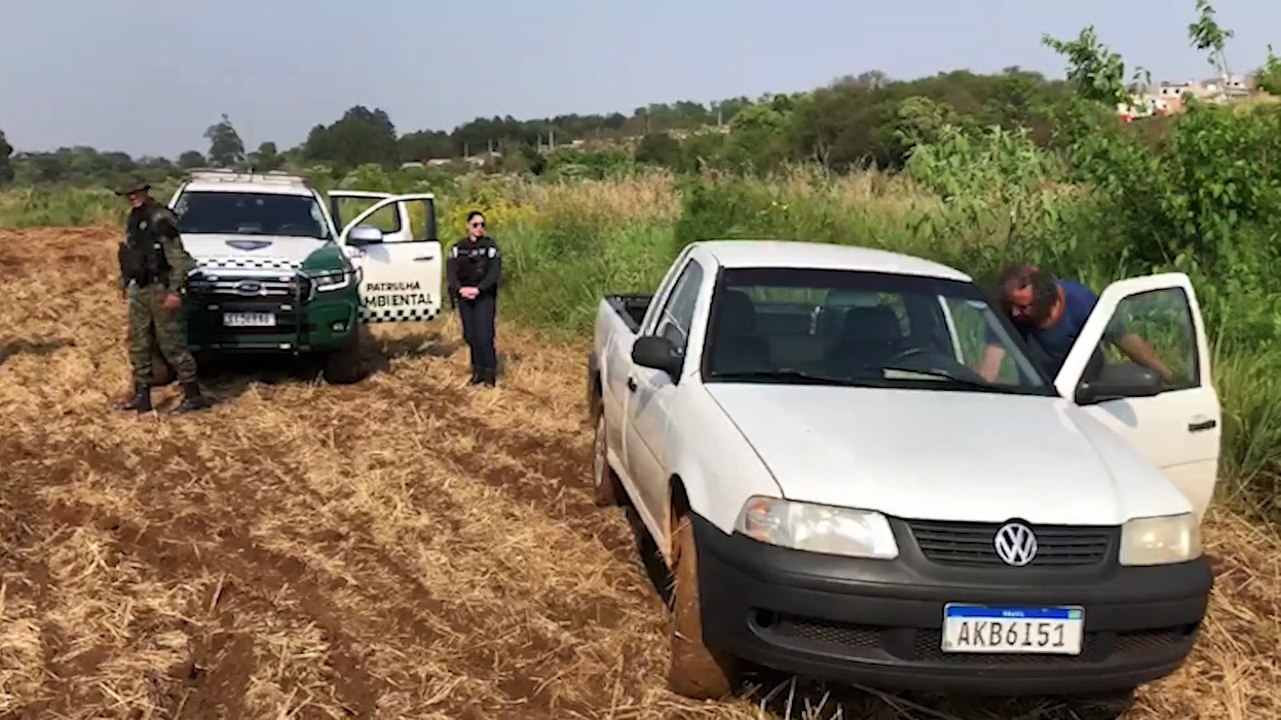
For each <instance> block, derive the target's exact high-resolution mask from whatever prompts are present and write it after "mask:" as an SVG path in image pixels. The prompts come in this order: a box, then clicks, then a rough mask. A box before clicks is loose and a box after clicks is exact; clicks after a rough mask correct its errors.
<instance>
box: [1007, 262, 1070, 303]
mask: <svg viewBox="0 0 1281 720" xmlns="http://www.w3.org/2000/svg"><path fill="white" fill-rule="evenodd" d="M1029 285H1030V286H1031V287H1032V303H1033V304H1034V305H1048V304H1053V303H1054V301H1055V300H1056V299H1057V298H1058V288H1057V287H1056V286H1055V282H1054V277H1053V276H1052V275H1050V274H1049V273H1047V272H1045V271H1044V270H1042V269H1041V268H1039V267H1037V266H1035V265H1027V264H1016V265H1007V266H1006V267H1005V269H1004V270H1002V271H1001V274H1000V275H998V276H997V279H996V289H995V291H994V293H993V295H995V299H996V300H997V301H998V303H999V305H1000V307H1001V308H1002V309H1003V310H1005V311H1006V312H1009V310H1010V300H1009V296H1010V292H1011V291H1013V290H1021V289H1022V288H1025V287H1028V286H1029Z"/></svg>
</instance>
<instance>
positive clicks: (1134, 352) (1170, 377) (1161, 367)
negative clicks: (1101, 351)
mask: <svg viewBox="0 0 1281 720" xmlns="http://www.w3.org/2000/svg"><path fill="white" fill-rule="evenodd" d="M1114 342H1115V343H1116V346H1117V347H1118V348H1120V349H1121V352H1124V353H1125V354H1126V355H1128V356H1129V357H1130V359H1131V360H1133V361H1134V362H1136V363H1138V364H1140V365H1143V366H1144V367H1148V368H1151V369H1152V370H1155V371H1156V372H1157V373H1159V374H1160V375H1161V378H1162V379H1164V380H1165V381H1166V382H1168V383H1172V382H1174V373H1172V372H1170V369H1169V368H1167V367H1166V366H1165V363H1164V362H1162V361H1161V358H1159V357H1157V354H1156V351H1155V350H1153V349H1152V346H1151V345H1148V343H1147V341H1146V340H1144V339H1143V338H1141V337H1139V336H1138V335H1136V334H1134V333H1132V332H1127V333H1125V334H1124V335H1121V336H1120V337H1119V338H1116V339H1115V340H1114Z"/></svg>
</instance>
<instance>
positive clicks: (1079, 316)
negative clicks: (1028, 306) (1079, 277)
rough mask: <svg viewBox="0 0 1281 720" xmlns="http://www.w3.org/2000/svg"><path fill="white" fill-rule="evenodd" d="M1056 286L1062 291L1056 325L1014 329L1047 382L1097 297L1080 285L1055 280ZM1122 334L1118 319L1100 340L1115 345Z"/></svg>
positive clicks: (1056, 372)
mask: <svg viewBox="0 0 1281 720" xmlns="http://www.w3.org/2000/svg"><path fill="white" fill-rule="evenodd" d="M1056 284H1057V285H1058V286H1059V287H1061V288H1063V313H1062V314H1061V315H1060V316H1059V320H1058V322H1056V323H1054V324H1053V325H1051V326H1049V327H1047V328H1023V327H1019V326H1018V325H1015V327H1016V328H1017V329H1018V330H1019V332H1020V334H1022V336H1023V340H1024V341H1025V342H1027V344H1028V345H1029V346H1030V347H1031V350H1032V359H1033V360H1034V361H1036V362H1037V364H1039V365H1040V366H1041V367H1042V368H1043V369H1044V370H1045V374H1046V375H1047V376H1049V377H1050V379H1051V380H1052V379H1054V377H1055V376H1057V375H1058V374H1059V370H1060V369H1061V368H1062V367H1063V362H1064V361H1065V360H1067V356H1068V351H1070V350H1071V349H1072V345H1073V344H1074V343H1075V342H1076V338H1077V336H1079V335H1080V334H1081V328H1083V327H1085V321H1086V320H1089V319H1090V313H1092V312H1093V311H1094V306H1095V305H1097V304H1098V302H1099V296H1098V295H1095V294H1094V292H1093V291H1092V290H1090V289H1089V288H1088V287H1086V286H1084V285H1082V284H1081V283H1078V282H1075V281H1073V280H1057V281H1056ZM1122 334H1124V328H1123V327H1122V325H1121V323H1120V322H1119V319H1117V318H1114V319H1113V320H1112V322H1110V323H1109V324H1108V328H1107V330H1106V331H1105V332H1104V337H1106V338H1107V339H1109V340H1112V341H1115V340H1116V339H1117V338H1119V337H1121V335H1122Z"/></svg>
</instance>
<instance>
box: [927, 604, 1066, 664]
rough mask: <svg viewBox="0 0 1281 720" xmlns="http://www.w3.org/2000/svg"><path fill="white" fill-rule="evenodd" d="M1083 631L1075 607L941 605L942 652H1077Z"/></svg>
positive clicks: (1057, 653) (1055, 653)
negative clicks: (942, 606)
mask: <svg viewBox="0 0 1281 720" xmlns="http://www.w3.org/2000/svg"><path fill="white" fill-rule="evenodd" d="M1084 632H1085V612H1084V611H1083V610H1082V609H1081V608H1079V607H1048V608H1037V607H985V606H981V605H961V604H955V603H952V604H948V605H946V606H945V607H944V608H943V648H942V649H943V652H954V653H1038V654H1048V655H1080V654H1081V638H1082V636H1083V635H1084Z"/></svg>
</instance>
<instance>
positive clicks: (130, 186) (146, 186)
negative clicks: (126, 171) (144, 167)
mask: <svg viewBox="0 0 1281 720" xmlns="http://www.w3.org/2000/svg"><path fill="white" fill-rule="evenodd" d="M150 189H151V183H149V182H147V179H146V178H144V177H142V176H141V175H135V176H133V177H131V178H128V179H127V180H125V182H123V183H121V184H120V186H119V187H117V188H116V195H119V196H122V197H123V196H125V195H128V194H130V193H136V192H141V191H147V190H150Z"/></svg>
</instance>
